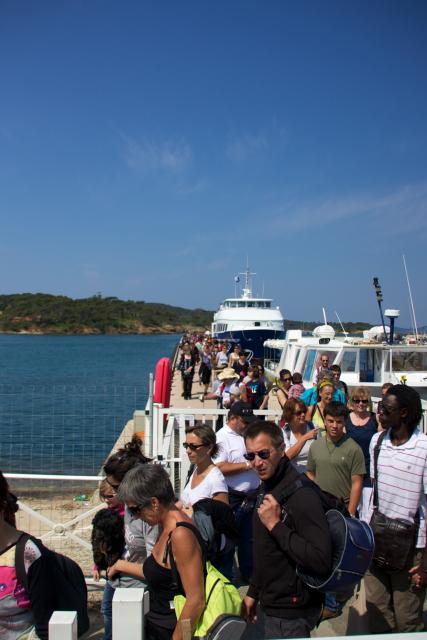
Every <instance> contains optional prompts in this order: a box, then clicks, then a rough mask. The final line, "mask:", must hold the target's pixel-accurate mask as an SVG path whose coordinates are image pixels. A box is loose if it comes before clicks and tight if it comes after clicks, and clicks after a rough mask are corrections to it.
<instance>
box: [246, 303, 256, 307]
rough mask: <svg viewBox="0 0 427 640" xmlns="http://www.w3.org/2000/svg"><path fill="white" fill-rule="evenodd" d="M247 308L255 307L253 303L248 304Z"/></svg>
mask: <svg viewBox="0 0 427 640" xmlns="http://www.w3.org/2000/svg"><path fill="white" fill-rule="evenodd" d="M247 306H248V307H254V306H255V303H254V302H248V305H247Z"/></svg>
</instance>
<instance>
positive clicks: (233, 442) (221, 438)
mask: <svg viewBox="0 0 427 640" xmlns="http://www.w3.org/2000/svg"><path fill="white" fill-rule="evenodd" d="M216 442H217V444H218V446H219V452H218V455H217V456H216V458H215V459H214V462H215V463H216V464H218V463H219V462H246V460H245V458H244V457H243V454H244V453H246V447H245V441H244V438H243V436H241V435H240V433H236V432H235V431H233V429H231V428H230V427H229V426H228V424H226V425H225V426H224V427H222V429H220V430H219V431H218V432H217V434H216ZM225 480H226V482H227V485H228V486H229V487H230V489H235V490H236V491H244V492H245V493H247V492H248V491H254V490H255V489H257V488H258V486H259V483H260V481H259V478H258V476H257V474H256V473H255V471H252V469H248V470H247V471H246V470H245V471H240V472H239V473H233V474H230V475H226V476H225Z"/></svg>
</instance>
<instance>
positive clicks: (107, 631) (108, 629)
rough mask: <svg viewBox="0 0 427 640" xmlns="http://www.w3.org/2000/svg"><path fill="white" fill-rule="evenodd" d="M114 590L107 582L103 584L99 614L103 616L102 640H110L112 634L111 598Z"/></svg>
mask: <svg viewBox="0 0 427 640" xmlns="http://www.w3.org/2000/svg"><path fill="white" fill-rule="evenodd" d="M114 592H115V588H114V587H112V586H111V584H110V583H109V582H107V583H106V584H105V589H104V595H103V598H102V603H101V613H102V615H103V616H104V637H103V640H111V637H112V633H113V596H114Z"/></svg>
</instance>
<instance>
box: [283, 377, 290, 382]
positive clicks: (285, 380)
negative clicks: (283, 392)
mask: <svg viewBox="0 0 427 640" xmlns="http://www.w3.org/2000/svg"><path fill="white" fill-rule="evenodd" d="M282 382H292V378H282Z"/></svg>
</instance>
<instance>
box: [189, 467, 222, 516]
mask: <svg viewBox="0 0 427 640" xmlns="http://www.w3.org/2000/svg"><path fill="white" fill-rule="evenodd" d="M195 473H196V472H195V471H193V474H192V476H191V478H190V480H189V481H188V482H187V484H186V485H185V487H184V490H183V492H182V494H181V500H182V503H183V504H184V507H188V506H190V505H193V504H195V503H196V502H198V501H199V500H203V498H213V497H214V495H215V494H217V493H228V487H227V483H226V482H225V478H224V476H223V475H222V473H221V471H220V470H219V469H218V467H213V468H212V469H211V470H210V471H209V473H208V474H207V476H205V477H204V478H203V480H202V481H201V483H200V484H198V485H197V487H194V489H193V488H192V487H191V483H192V482H193V478H194V474H195Z"/></svg>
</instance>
